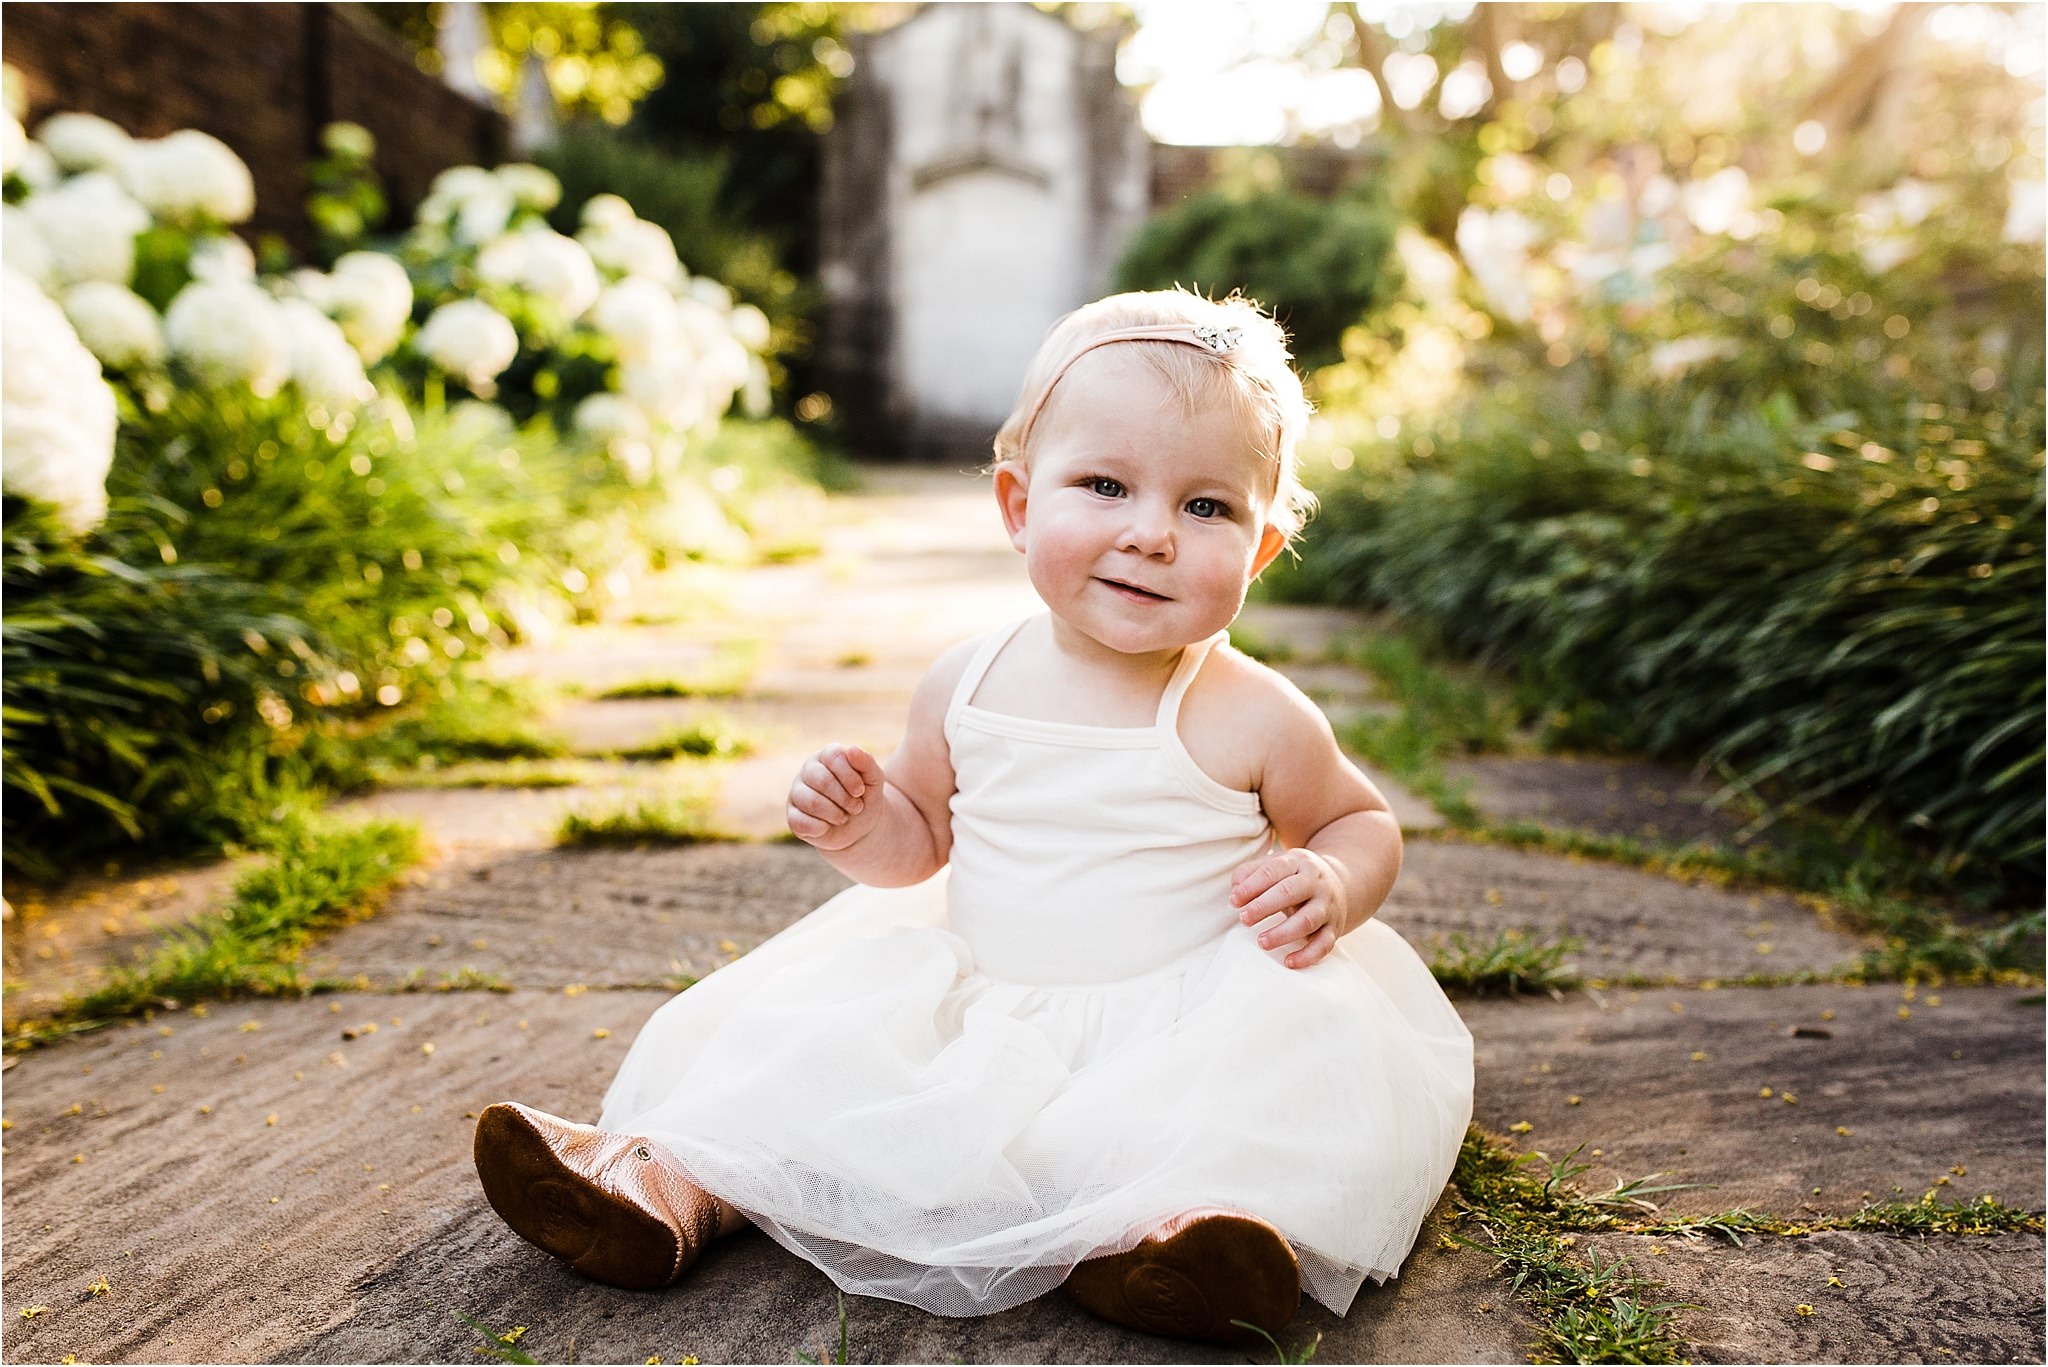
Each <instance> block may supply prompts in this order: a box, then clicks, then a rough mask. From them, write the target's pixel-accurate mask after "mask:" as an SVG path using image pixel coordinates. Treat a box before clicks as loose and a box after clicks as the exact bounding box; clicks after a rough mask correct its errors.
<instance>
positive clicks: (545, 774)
mask: <svg viewBox="0 0 2048 1367" xmlns="http://www.w3.org/2000/svg"><path fill="white" fill-rule="evenodd" d="M431 759H432V756H427V757H426V760H429V761H430V760H431ZM378 775H379V778H380V780H381V783H382V786H384V787H387V788H573V787H575V786H576V785H578V784H580V783H588V782H589V781H590V779H591V773H590V772H589V771H588V770H586V769H584V768H579V767H575V766H571V765H565V764H550V763H545V762H536V761H533V760H524V759H515V760H505V761H502V762H500V761H492V760H478V761H470V762H458V763H455V764H450V765H447V766H445V767H444V766H442V765H440V764H438V763H430V762H424V761H423V762H422V763H421V764H420V765H418V766H417V767H415V768H411V769H379V770H378Z"/></svg>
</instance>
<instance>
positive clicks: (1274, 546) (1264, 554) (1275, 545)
mask: <svg viewBox="0 0 2048 1367" xmlns="http://www.w3.org/2000/svg"><path fill="white" fill-rule="evenodd" d="M1286 549H1287V533H1285V532H1283V531H1281V530H1280V529H1279V528H1278V527H1275V526H1274V525H1273V524H1272V523H1270V522H1269V523H1267V524H1266V530H1265V531H1264V532H1263V533H1261V534H1260V536H1259V553H1258V554H1257V555H1255V556H1253V557H1252V578H1254V579H1257V578H1258V577H1259V576H1260V575H1262V574H1264V573H1265V572H1266V566H1268V565H1270V564H1272V563H1273V560H1274V557H1276V556H1278V555H1279V554H1280V552H1282V551H1284V550H1286Z"/></svg>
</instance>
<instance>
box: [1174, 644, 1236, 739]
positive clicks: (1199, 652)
mask: <svg viewBox="0 0 2048 1367" xmlns="http://www.w3.org/2000/svg"><path fill="white" fill-rule="evenodd" d="M1229 635H1230V633H1229V632H1228V631H1219V632H1217V633H1216V634H1215V635H1214V636H1211V637H1209V638H1208V639H1207V640H1204V641H1195V642H1193V643H1191V644H1189V645H1188V646H1186V647H1185V648H1183V649H1182V650H1181V653H1180V663H1179V664H1177V665H1175V666H1174V668H1173V677H1172V678H1170V679H1168V680H1167V681H1166V691H1165V692H1164V693H1162V694H1160V695H1159V717H1158V721H1157V725H1158V726H1159V727H1160V728H1161V729H1162V730H1164V731H1166V732H1168V733H1169V734H1172V733H1174V732H1176V731H1178V730H1179V726H1180V700H1181V699H1182V698H1185V697H1186V696H1187V693H1188V686H1189V685H1190V684H1192V683H1194V681H1195V675H1197V674H1199V673H1201V672H1202V662H1203V661H1204V660H1206V659H1208V658H1209V652H1210V651H1212V650H1214V649H1215V648H1216V643H1217V642H1218V641H1221V640H1224V639H1225V638H1226V637H1228V636H1229Z"/></svg>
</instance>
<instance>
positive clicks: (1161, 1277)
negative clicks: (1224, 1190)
mask: <svg viewBox="0 0 2048 1367" xmlns="http://www.w3.org/2000/svg"><path fill="white" fill-rule="evenodd" d="M1066 1289H1067V1291H1068V1292H1069V1293H1070V1294H1071V1295H1072V1296H1073V1298H1074V1299H1075V1300H1077V1301H1079V1302H1080V1303H1081V1306H1082V1308H1083V1309H1085V1310H1088V1311H1090V1312H1092V1313H1094V1314H1096V1315H1100V1316H1101V1317H1102V1318H1103V1319H1106V1320H1110V1321H1112V1322H1114V1323H1117V1324H1124V1325H1129V1326H1130V1327H1132V1328H1134V1329H1141V1330H1144V1331H1145V1332H1146V1333H1150V1334H1163V1335H1167V1336H1169V1337H1172V1338H1184V1339H1200V1340H1203V1341H1206V1342H1211V1343H1230V1344H1246V1345H1250V1344H1259V1343H1262V1342H1264V1340H1262V1339H1261V1338H1260V1337H1259V1336H1258V1335H1257V1334H1256V1333H1253V1332H1252V1331H1251V1330H1248V1329H1244V1328H1242V1327H1240V1326H1238V1325H1235V1324H1232V1323H1231V1321H1232V1320H1243V1321H1245V1322H1246V1323H1247V1324H1255V1325H1257V1326H1258V1327H1259V1328H1261V1329H1263V1330H1265V1331H1266V1332H1267V1333H1269V1334H1277V1333H1279V1332H1280V1330H1281V1328H1282V1327H1283V1326H1285V1325H1286V1323H1287V1322H1288V1321H1289V1320H1291V1319H1293V1318H1294V1312H1295V1311H1297V1310H1299V1309H1300V1308H1301V1268H1300V1264H1299V1263H1298V1262H1297V1261H1296V1259H1295V1256H1294V1250H1293V1249H1292V1248H1291V1247H1289V1246H1288V1243H1287V1240H1286V1239H1285V1238H1284V1237H1282V1235H1281V1234H1280V1232H1279V1231H1278V1230H1276V1229H1274V1228H1273V1227H1272V1226H1271V1225H1269V1224H1266V1223H1265V1222H1264V1221H1262V1220H1254V1219H1251V1218H1249V1217H1245V1216H1230V1215H1211V1216H1205V1217H1204V1218H1202V1219H1200V1220H1197V1221H1195V1222H1194V1223H1193V1224H1191V1225H1189V1226H1188V1227H1187V1228H1186V1229H1183V1230H1181V1231H1180V1232H1179V1233H1177V1234H1174V1235H1172V1236H1170V1237H1169V1238H1166V1239H1162V1240H1160V1241H1158V1242H1156V1243H1144V1244H1140V1245H1138V1247H1136V1248H1134V1249H1131V1250H1129V1251H1128V1252H1124V1253H1112V1254H1109V1255H1108V1256H1106V1257H1101V1258H1090V1259H1088V1260H1087V1261H1085V1262H1082V1263H1078V1264H1076V1265H1075V1267H1074V1270H1073V1272H1072V1273H1070V1274H1069V1275H1068V1277H1067V1281H1066Z"/></svg>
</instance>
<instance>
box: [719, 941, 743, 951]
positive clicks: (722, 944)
mask: <svg viewBox="0 0 2048 1367" xmlns="http://www.w3.org/2000/svg"><path fill="white" fill-rule="evenodd" d="M718 947H719V948H720V949H722V950H724V951H725V952H726V953H727V954H737V953H739V952H740V947H739V946H738V945H737V944H734V943H733V942H732V941H731V940H720V941H719V942H718Z"/></svg>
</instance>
